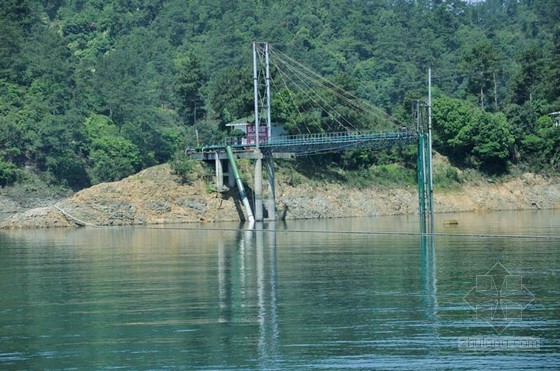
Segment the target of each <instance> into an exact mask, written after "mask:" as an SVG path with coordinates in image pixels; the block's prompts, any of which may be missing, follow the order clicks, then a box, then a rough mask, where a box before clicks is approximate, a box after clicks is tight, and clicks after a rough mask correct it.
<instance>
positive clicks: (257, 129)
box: [253, 42, 260, 149]
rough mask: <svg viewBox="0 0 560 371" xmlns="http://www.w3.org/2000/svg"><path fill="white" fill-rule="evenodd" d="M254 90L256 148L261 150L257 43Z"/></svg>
mask: <svg viewBox="0 0 560 371" xmlns="http://www.w3.org/2000/svg"><path fill="white" fill-rule="evenodd" d="M253 90H254V99H255V147H257V149H259V142H260V138H259V75H258V71H257V43H256V42H253Z"/></svg>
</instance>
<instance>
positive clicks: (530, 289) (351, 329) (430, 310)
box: [0, 210, 560, 369]
mask: <svg viewBox="0 0 560 371" xmlns="http://www.w3.org/2000/svg"><path fill="white" fill-rule="evenodd" d="M446 218H453V219H457V220H458V221H459V225H457V226H444V225H443V224H442V220H443V219H446ZM436 226H437V227H436V235H435V236H434V237H433V239H430V238H422V237H421V236H419V235H418V234H416V232H417V231H418V229H419V228H418V221H417V217H414V216H410V217H379V218H360V219H335V220H313V221H289V222H287V223H280V222H277V223H276V225H275V228H273V226H272V225H269V224H265V225H264V226H257V227H256V229H254V230H248V229H247V227H246V226H239V225H237V224H206V225H180V226H158V227H134V228H133V227H130V228H82V229H63V230H30V231H5V232H0V369H64V368H85V369H113V368H124V369H127V368H128V369H163V368H194V369H227V368H244V369H257V368H260V369H307V368H334V369H347V368H364V369H371V368H405V369H419V368H423V369H426V368H431V369H434V368H466V369H472V368H484V369H488V368H504V369H513V368H532V367H534V368H550V369H558V368H560V254H559V251H560V211H544V210H541V211H529V212H501V213H487V214H456V215H439V216H437V219H436ZM528 236H533V237H530V238H529V237H528ZM490 277H492V278H490ZM492 283H494V285H493V284H492ZM502 283H503V284H502ZM489 298H490V299H489ZM496 340H500V341H502V343H504V342H510V343H507V344H513V345H512V346H510V345H506V346H504V345H503V344H502V345H500V346H497V347H496V346H494V345H495V344H496V343H495V342H496ZM483 341H486V343H484V342H483ZM489 341H490V342H489ZM516 341H518V343H517V345H515V342H516ZM523 341H524V342H525V343H523ZM477 342H478V343H477ZM491 342H494V343H491ZM465 344H470V345H468V346H465ZM473 344H474V345H473ZM477 344H478V345H477ZM481 344H482V345H481ZM488 344H494V345H488ZM527 344H529V345H527Z"/></svg>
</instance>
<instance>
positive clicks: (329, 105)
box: [286, 66, 355, 130]
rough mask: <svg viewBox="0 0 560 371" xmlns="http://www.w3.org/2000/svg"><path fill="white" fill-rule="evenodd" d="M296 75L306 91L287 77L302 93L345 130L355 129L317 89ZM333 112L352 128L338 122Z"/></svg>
mask: <svg viewBox="0 0 560 371" xmlns="http://www.w3.org/2000/svg"><path fill="white" fill-rule="evenodd" d="M288 68H289V69H290V67H289V66H288ZM292 72H293V71H292ZM294 75H295V77H296V78H297V79H298V80H299V81H300V82H301V84H302V85H303V86H304V87H305V89H303V88H302V87H301V85H299V84H297V82H296V81H295V80H293V79H292V78H291V77H290V76H289V75H286V76H287V77H288V79H290V81H291V82H292V83H294V84H295V85H296V86H297V88H299V89H300V90H301V91H302V93H304V94H305V95H306V96H307V97H308V98H309V99H311V100H312V101H313V102H314V103H315V104H317V105H318V106H319V107H320V108H321V109H322V110H323V111H324V112H325V113H326V114H327V115H328V116H329V117H330V118H332V119H333V120H334V121H335V122H336V123H337V124H339V125H340V126H341V127H342V128H344V129H346V130H353V129H355V126H354V125H353V124H352V123H351V122H350V121H348V120H347V119H346V118H345V117H344V115H342V114H341V113H340V112H338V110H337V109H336V108H335V107H333V106H332V105H331V104H330V103H329V102H327V101H326V99H325V97H324V96H322V95H321V94H319V93H318V92H317V91H316V90H315V89H313V87H312V86H310V85H309V84H308V83H307V82H306V81H305V80H304V79H302V76H301V75H299V74H298V73H295V74H294ZM309 92H311V93H313V94H314V95H315V96H316V97H317V98H318V100H320V101H322V102H323V104H324V105H325V106H327V107H328V109H326V108H325V106H323V105H322V104H321V103H319V101H318V100H317V99H314V98H313V97H312V96H311V94H310V93H309ZM332 112H334V113H336V114H337V115H338V117H340V118H341V119H342V120H343V121H345V122H346V124H347V125H348V126H349V127H350V128H349V127H348V126H347V125H344V124H343V123H342V122H341V121H340V120H338V119H337V117H335V116H334V114H333V113H332ZM329 128H330V129H331V130H332V127H330V125H329Z"/></svg>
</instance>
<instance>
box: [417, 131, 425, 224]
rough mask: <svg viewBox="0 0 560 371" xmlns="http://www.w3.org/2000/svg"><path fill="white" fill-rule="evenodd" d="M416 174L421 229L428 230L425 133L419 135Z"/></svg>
mask: <svg viewBox="0 0 560 371" xmlns="http://www.w3.org/2000/svg"><path fill="white" fill-rule="evenodd" d="M416 174H417V182H418V214H419V217H420V231H421V232H422V233H424V232H426V197H425V188H424V185H425V182H426V173H425V160H424V134H423V133H420V135H419V136H418V157H417V164H416Z"/></svg>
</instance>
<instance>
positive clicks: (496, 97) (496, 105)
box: [494, 72, 498, 111]
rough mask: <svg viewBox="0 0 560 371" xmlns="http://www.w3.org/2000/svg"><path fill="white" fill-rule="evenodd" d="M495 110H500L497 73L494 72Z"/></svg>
mask: <svg viewBox="0 0 560 371" xmlns="http://www.w3.org/2000/svg"><path fill="white" fill-rule="evenodd" d="M494 108H496V111H497V110H498V87H497V86H496V72H494Z"/></svg>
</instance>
